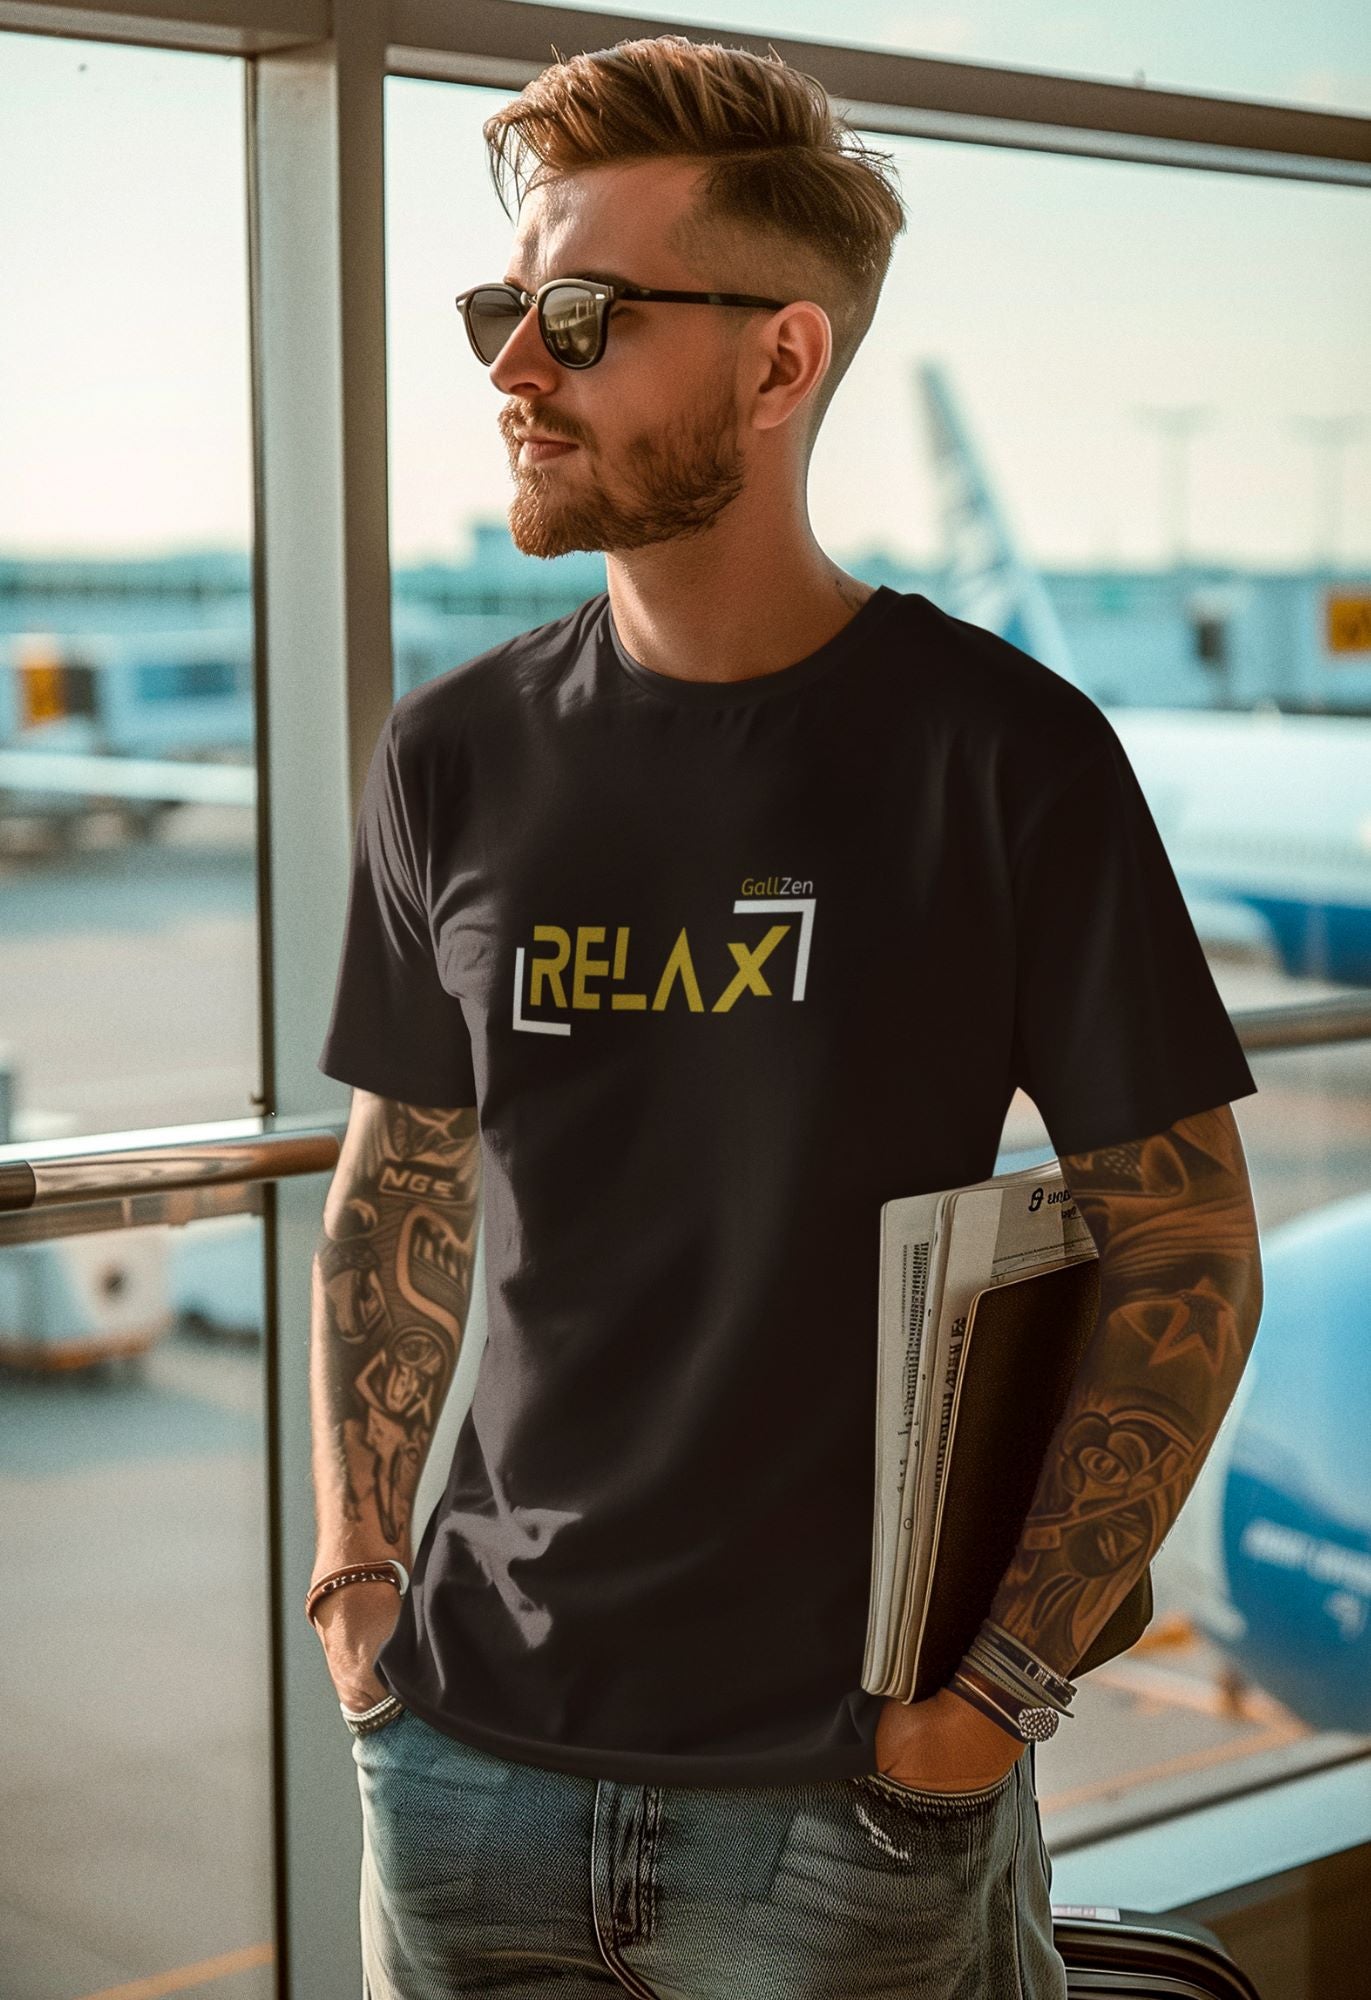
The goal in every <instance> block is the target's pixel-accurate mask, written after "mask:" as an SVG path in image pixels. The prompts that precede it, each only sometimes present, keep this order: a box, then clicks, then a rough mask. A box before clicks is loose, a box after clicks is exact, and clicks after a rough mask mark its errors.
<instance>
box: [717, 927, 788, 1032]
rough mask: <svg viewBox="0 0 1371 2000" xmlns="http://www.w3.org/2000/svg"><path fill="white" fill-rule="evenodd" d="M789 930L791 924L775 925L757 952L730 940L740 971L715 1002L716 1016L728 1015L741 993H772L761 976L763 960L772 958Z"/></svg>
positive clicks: (731, 949) (730, 947)
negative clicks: (772, 954)
mask: <svg viewBox="0 0 1371 2000" xmlns="http://www.w3.org/2000/svg"><path fill="white" fill-rule="evenodd" d="M789 929H790V925H789V924H773V925H772V926H771V929H770V930H769V931H768V932H767V934H766V936H765V937H764V938H763V939H762V941H761V943H760V944H759V945H758V946H757V949H756V950H755V951H753V950H752V949H751V947H750V946H748V945H745V944H734V943H733V941H732V940H731V939H730V941H729V946H728V948H729V950H730V951H731V952H732V953H733V956H734V958H735V959H736V960H737V964H738V970H737V971H736V972H735V973H734V975H733V977H732V979H730V980H729V982H728V985H727V986H726V987H725V988H724V990H723V992H722V993H721V994H720V995H719V997H718V999H717V1000H716V1001H715V1002H714V1009H713V1011H714V1012H715V1013H716V1014H726V1013H727V1012H728V1010H729V1009H730V1007H731V1006H732V1005H733V1002H734V1001H735V1000H736V999H737V997H738V995H739V994H740V993H743V992H747V993H760V994H762V995H763V996H765V995H766V994H769V993H770V991H771V988H770V987H769V986H768V985H767V983H766V981H765V980H764V979H763V977H762V974H761V964H762V960H763V959H764V958H769V957H770V956H771V953H772V952H773V951H774V950H775V949H776V947H777V945H778V944H779V943H780V942H781V939H782V938H783V937H784V936H785V934H786V932H787V931H788V930H789Z"/></svg>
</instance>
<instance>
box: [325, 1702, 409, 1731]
mask: <svg viewBox="0 0 1371 2000" xmlns="http://www.w3.org/2000/svg"><path fill="white" fill-rule="evenodd" d="M338 1706H339V1708H340V1709H342V1712H343V1720H344V1722H345V1723H346V1724H347V1726H348V1728H349V1729H350V1730H351V1731H352V1734H353V1735H354V1736H372V1735H374V1734H375V1732H376V1731H377V1730H378V1729H386V1728H388V1727H389V1725H390V1724H391V1723H392V1722H398V1721H399V1719H400V1717H401V1716H402V1715H408V1714H409V1710H408V1709H407V1708H406V1707H405V1705H404V1703H403V1702H402V1701H401V1700H400V1697H399V1696H398V1695H394V1694H387V1695H383V1696H382V1697H381V1699H380V1701H376V1702H373V1703H372V1705H371V1707H370V1708H344V1707H343V1704H342V1702H341V1701H340V1702H339V1704H338Z"/></svg>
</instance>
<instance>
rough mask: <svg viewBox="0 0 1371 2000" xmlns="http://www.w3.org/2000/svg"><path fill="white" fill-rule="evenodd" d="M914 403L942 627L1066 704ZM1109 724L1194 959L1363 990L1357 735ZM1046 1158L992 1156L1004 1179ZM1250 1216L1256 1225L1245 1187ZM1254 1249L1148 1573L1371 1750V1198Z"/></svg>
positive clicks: (1142, 714)
mask: <svg viewBox="0 0 1371 2000" xmlns="http://www.w3.org/2000/svg"><path fill="white" fill-rule="evenodd" d="M916 381H917V387H918V391H919V394H920V395H921V397H922V402H923V410H924V415H925V418H926V421H927V424H928V429H929V434H930V436H931V439H932V445H933V457H934V464H935V468H936V472H937V476H938V483H939V484H938V490H939V495H940V516H941V526H942V534H943V538H944V544H945V549H946V561H945V569H944V576H945V585H944V587H943V588H942V589H940V592H939V601H940V602H941V604H942V608H943V609H944V610H946V611H948V612H949V613H950V615H952V616H954V617H961V616H965V617H968V618H969V619H971V620H972V622H974V623H975V624H977V625H981V626H984V627H986V628H987V629H989V630H992V631H996V632H998V633H999V635H1000V636H1001V637H1002V638H1005V639H1008V640H1009V641H1010V643H1011V644H1013V645H1016V646H1018V647H1020V648H1021V649H1022V650H1023V651H1024V652H1027V653H1029V654H1031V655H1032V657H1033V658H1034V659H1037V660H1040V661H1042V662H1043V664H1045V665H1047V666H1050V667H1051V668H1052V669H1053V671H1054V672H1056V673H1060V674H1062V675H1064V676H1065V678H1067V679H1068V680H1071V681H1072V682H1073V683H1074V684H1075V685H1077V686H1079V685H1080V679H1079V676H1078V674H1077V672H1076V670H1075V667H1074V665H1073V661H1072V658H1071V650H1070V647H1069V644H1068V642H1067V639H1066V636H1065V634H1064V632H1063V630H1062V627H1061V625H1060V622H1059V621H1058V619H1057V617H1056V614H1055V612H1054V610H1053V607H1052V605H1051V603H1050V601H1049V600H1048V598H1047V595H1046V592H1045V590H1044V589H1043V587H1042V584H1041V581H1040V580H1039V579H1038V577H1037V576H1036V575H1035V573H1034V570H1033V567H1032V564H1031V563H1030V562H1029V561H1028V560H1027V558H1026V556H1025V555H1024V554H1023V551H1022V549H1021V548H1020V547H1019V545H1018V543H1017V540H1016V538H1015V536H1014V534H1013V532H1012V529H1011V527H1010V525H1009V522H1008V519H1007V516H1006V514H1005V511H1004V509H1003V508H1002V507H1001V506H1000V505H999V504H998V503H997V502H996V500H995V498H994V495H993V493H992V491H991V487H990V482H989V480H988V478H987V476H986V473H985V470H984V461H983V459H982V457H981V455H980V454H979V453H978V452H977V450H976V449H975V447H974V445H973V443H972V440H971V436H970V431H969V427H968V425H967V423H966V421H965V419H964V417H963V416H962V414H961V412H960V410H959V409H958V407H957V404H956V400H955V397H954V396H953V393H952V389H951V385H950V382H949V380H948V377H947V374H946V371H945V370H943V369H942V368H941V367H939V366H938V365H937V364H936V363H933V362H928V363H924V364H922V365H921V366H920V367H919V370H918V373H917V377H916ZM954 607H960V608H954ZM1101 706H1103V704H1101ZM1106 712H1107V714H1108V716H1109V720H1110V723H1111V725H1112V726H1113V727H1114V729H1115V730H1116V732H1117V734H1118V736H1119V739H1120V741H1121V742H1122V744H1123V746H1124V750H1125V752H1126V753H1127V756H1128V759H1129V762H1130V763H1131V764H1132V765H1133V768H1134V770H1135V771H1136V773H1137V776H1138V781H1139V784H1140V785H1141V786H1142V789H1143V792H1144V795H1145V796H1146V798H1147V801H1148V805H1149V807H1150V808H1151V810H1152V813H1153V816H1154V818H1155V819H1156V821H1157V825H1158V828H1159V830H1160V832H1161V834H1162V836H1163V838H1164V840H1165V841H1166V845H1167V852H1168V854H1169V855H1170V857H1171V861H1172V865H1173V867H1175V870H1176V875H1177V879H1178V881H1179V882H1180V884H1181V888H1182V892H1183V893H1185V894H1186V900H1187V907H1189V909H1190V911H1191V915H1192V918H1193V919H1194V920H1195V923H1196V928H1197V930H1198V931H1199V932H1200V934H1201V936H1202V937H1206V936H1207V937H1208V938H1209V939H1210V940H1211V941H1213V940H1214V938H1215V937H1216V936H1217V937H1221V938H1224V939H1225V940H1228V939H1237V938H1242V937H1244V936H1245V935H1247V934H1256V935H1259V936H1260V937H1261V938H1264V940H1265V942H1267V943H1268V944H1269V945H1270V946H1271V948H1272V950H1273V953H1274V955H1275V956H1276V958H1277V959H1278V960H1279V962H1280V964H1281V965H1282V967H1283V968H1284V969H1285V970H1286V971H1287V972H1289V973H1290V974H1292V975H1295V974H1306V973H1310V972H1313V973H1315V974H1316V975H1317V976H1319V977H1321V978H1325V979H1331V978H1337V979H1341V980H1346V981H1348V982H1350V983H1353V984H1355V983H1357V982H1359V981H1360V982H1362V983H1371V720H1368V721H1367V722H1362V720H1361V719H1360V718H1355V717H1354V718H1339V719H1337V720H1331V719H1328V718H1324V717H1318V716H1304V715H1282V714H1273V713H1259V714H1256V715H1236V714H1232V713H1228V712H1221V713H1216V712H1214V711H1211V710H1204V709H1198V710H1148V709H1136V708H1118V707H1114V708H1109V709H1107V710H1106ZM1233 906H1236V911H1235V909H1234V908H1233ZM1013 1116H1014V1113H1013V1112H1011V1118H1013ZM1038 1157H1040V1154H1039V1153H1038V1152H1037V1151H1036V1150H1035V1151H1034V1152H1032V1153H1028V1154H1025V1155H1023V1156H1022V1158H1020V1156H1019V1155H1018V1154H1017V1153H1008V1154H1003V1155H1002V1156H1001V1158H1000V1160H999V1161H997V1163H996V1171H997V1172H1001V1171H1004V1170H1006V1169H1007V1168H1012V1167H1014V1166H1017V1165H1020V1164H1023V1165H1027V1164H1029V1163H1030V1162H1031V1161H1032V1160H1034V1159H1036V1158H1038ZM1257 1195H1258V1202H1259V1205H1260V1187H1258V1189H1257ZM1261 1242H1262V1267H1263V1304H1262V1315H1261V1321H1260V1324H1259V1326H1258V1330H1257V1335H1256V1339H1255V1341H1254V1343H1253V1346H1252V1350H1251V1353H1250V1355H1249V1357H1248V1361H1247V1366H1246V1368H1245V1370H1244V1372H1243V1375H1242V1378H1241V1380H1240V1382H1239V1384H1238V1388H1237V1392H1236V1394H1235V1396H1234V1398H1233V1400H1232V1402H1231V1403H1230V1404H1229V1407H1228V1409H1227V1411H1226V1412H1225V1415H1224V1420H1223V1423H1222V1424H1221V1426H1220V1428H1219V1431H1218V1433H1217V1435H1216V1437H1215V1439H1214V1441H1213V1443H1212V1444H1211V1446H1210V1448H1209V1452H1208V1454H1207V1456H1206V1458H1205V1461H1204V1464H1203V1465H1202V1467H1201V1468H1200V1472H1199V1475H1198V1477H1197V1479H1196V1481H1195V1483H1194V1485H1193V1487H1192V1488H1191V1490H1190V1492H1189V1494H1188V1495H1187V1497H1186V1499H1185V1502H1184V1504H1183V1505H1182V1507H1181V1509H1180V1512H1179V1513H1178V1515H1177V1516H1176V1519H1175V1521H1174V1522H1173V1523H1172V1526H1171V1529H1170V1531H1169V1533H1168V1534H1167V1536H1166V1537H1165V1539H1164V1541H1163V1543H1162V1546H1161V1548H1160V1549H1159V1550H1158V1551H1157V1554H1156V1555H1155V1556H1154V1558H1153V1563H1152V1579H1153V1596H1154V1606H1155V1609H1154V1618H1153V1625H1154V1626H1160V1625H1161V1623H1162V1621H1163V1620H1166V1619H1171V1620H1175V1621H1179V1624H1180V1629H1181V1632H1182V1635H1183V1634H1184V1632H1185V1630H1186V1629H1187V1622H1188V1628H1189V1629H1190V1630H1192V1631H1199V1632H1201V1633H1203V1634H1204V1635H1205V1637H1206V1638H1208V1639H1209V1640H1210V1641H1211V1642H1212V1644H1213V1645H1214V1647H1215V1648H1216V1649H1217V1650H1218V1652H1219V1653H1220V1654H1221V1655H1222V1657H1223V1659H1224V1660H1225V1662H1226V1663H1227V1666H1228V1668H1229V1670H1230V1691H1236V1693H1237V1694H1238V1696H1239V1699H1240V1697H1241V1690H1242V1687H1243V1684H1244V1683H1248V1684H1253V1685H1255V1686H1257V1687H1259V1688H1261V1689H1263V1690H1264V1691H1265V1692H1266V1693H1267V1694H1269V1695H1272V1696H1274V1697H1275V1698H1276V1700H1277V1701H1279V1702H1280V1703H1282V1704H1283V1705H1284V1706H1285V1707H1286V1708H1287V1709H1288V1710H1289V1711H1290V1712H1291V1713H1292V1714H1293V1715H1294V1716H1296V1717H1297V1718H1298V1719H1299V1720H1300V1721H1301V1722H1303V1723H1305V1724H1306V1725H1307V1726H1308V1727H1309V1728H1311V1729H1316V1730H1330V1731H1349V1732H1352V1733H1355V1734H1363V1733H1366V1732H1368V1731H1371V1452H1368V1451H1367V1449H1366V1432H1367V1426H1368V1422H1369V1421H1371V1339H1369V1338H1368V1334H1369V1333H1371V1313H1369V1312H1368V1306H1367V1301H1368V1300H1371V1192H1368V1193H1358V1194H1354V1195H1352V1196H1350V1197H1348V1198H1347V1199H1345V1200H1341V1201H1335V1202H1332V1203H1330V1204H1328V1205H1327V1206H1325V1207H1321V1208H1317V1209H1314V1210H1312V1211H1310V1212H1308V1213H1306V1214H1303V1215H1300V1216H1298V1217H1296V1218H1295V1219H1294V1220H1292V1221H1288V1222H1283V1223H1281V1224H1279V1225H1278V1226H1276V1227H1274V1228H1271V1229H1269V1230H1268V1229H1263V1230H1262V1231H1261ZM1144 1637H1146V1635H1144Z"/></svg>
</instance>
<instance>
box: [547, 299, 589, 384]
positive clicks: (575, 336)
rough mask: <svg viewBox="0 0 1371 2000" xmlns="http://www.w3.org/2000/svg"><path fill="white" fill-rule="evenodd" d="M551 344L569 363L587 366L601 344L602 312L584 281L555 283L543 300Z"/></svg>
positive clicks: (548, 337) (554, 350)
mask: <svg viewBox="0 0 1371 2000" xmlns="http://www.w3.org/2000/svg"><path fill="white" fill-rule="evenodd" d="M543 326H544V328H545V329H546V332H547V339H548V345H549V346H550V347H551V349H552V352H553V353H554V354H555V355H556V357H557V359H558V360H559V361H563V362H565V363H566V364H567V365H568V366H569V367H572V368H576V367H582V368H583V367H585V365H586V364H587V362H590V361H593V360H594V358H595V350H596V348H597V347H598V346H599V344H600V313H599V307H598V305H597V303H596V300H595V295H594V293H593V292H591V291H590V290H589V289H588V288H587V287H586V286H584V285H554V286H553V288H552V290H551V291H550V292H549V293H548V294H547V296H546V297H545V298H544V300H543Z"/></svg>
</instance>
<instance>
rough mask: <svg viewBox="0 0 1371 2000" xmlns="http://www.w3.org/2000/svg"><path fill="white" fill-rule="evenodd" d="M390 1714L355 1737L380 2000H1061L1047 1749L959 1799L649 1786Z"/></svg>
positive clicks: (863, 1790) (884, 1791)
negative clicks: (1044, 1787) (1043, 1807)
mask: <svg viewBox="0 0 1371 2000" xmlns="http://www.w3.org/2000/svg"><path fill="white" fill-rule="evenodd" d="M392 1699H393V1700H394V1698H393V1697H392ZM383 1714H384V1715H385V1717H386V1719H384V1720H383V1721H381V1726H380V1727H373V1728H371V1729H369V1730H367V1731H365V1732H359V1731H357V1730H356V1729H354V1727H353V1724H352V1723H351V1722H348V1723H347V1725H346V1726H347V1727H348V1729H349V1730H350V1731H351V1732H352V1735H353V1744H352V1755H353V1760H354V1762H355V1764H356V1766H357V1774H358V1784H359V1787H360V1791H361V1799H362V1825H363V1858H362V1887H361V1904H360V1910H361V1939H362V1964H363V1979H362V2000H449V1996H452V1995H455V1994H481V1995H483V1996H485V2000H512V1997H513V1996H514V1995H519V1996H521V2000H535V1996H540V1995H544V1994H546V1995H555V1996H560V2000H579V1996H582V1995H585V1996H591V1995H596V1996H600V2000H604V1996H606V1995H608V1994H609V1993H611V1992H614V1991H619V1992H627V1993H636V1994H640V1995H644V1996H647V2000H875V1996H884V2000H1066V1968H1065V1964H1064V1962H1063V1960H1062V1958H1061V1955H1060V1954H1059V1953H1058V1951H1057V1950H1056V1948H1055V1946H1054V1944H1053V1942H1052V1911H1051V1905H1050V1902H1049V1890H1050V1886H1051V1862H1050V1860H1049V1858H1048V1854H1047V1849H1046V1847H1045V1845H1044V1842H1043V1837H1042V1827H1041V1822H1040V1820H1039V1817H1038V1802H1037V1797H1036V1787H1035V1782H1034V1771H1033V1761H1032V1760H1033V1746H1032V1745H1029V1746H1027V1752H1026V1754H1022V1755H1020V1757H1019V1758H1018V1760H1017V1762H1016V1763H1015V1764H1014V1765H1013V1767H1012V1769H1011V1770H1010V1771H1008V1772H1007V1773H1006V1774H1005V1776H1004V1777H1003V1778H1001V1779H1000V1780H999V1781H998V1782H997V1783H996V1784H993V1785H990V1786H987V1787H985V1788H984V1789H983V1790H981V1791H976V1792H966V1793H961V1794H957V1795H955V1796H951V1797H947V1796H940V1795H939V1794H937V1793H936V1792H919V1791H915V1790H913V1789H911V1788H910V1787H909V1786H906V1785H899V1784H896V1783H894V1782H892V1781H891V1780H890V1779H888V1778H885V1777H882V1776H879V1775H876V1774H872V1775H870V1776H862V1777H857V1778H840V1779H837V1780H831V1781H824V1782H820V1783H813V1784H793V1785H739V1786H701V1785H641V1784H627V1783H621V1782H619V1781H618V1780H615V1779H610V1778H602V1779H599V1780H596V1779H594V1778H586V1777H580V1776H575V1775H572V1774H570V1773H568V1772H562V1771H551V1770H547V1769H545V1768H543V1767H542V1766H540V1765H532V1764H519V1763H509V1762H507V1761H506V1760H505V1759H504V1758H502V1757H496V1756H492V1755H491V1754H490V1753H489V1752H487V1751H485V1750H477V1749H473V1748H471V1747H470V1746H469V1745H467V1744H464V1743H459V1742H457V1741H456V1740H455V1739H454V1738H452V1737H450V1736H448V1735H447V1734H446V1733H444V1732H443V1731H440V1730H437V1729H434V1728H433V1727H432V1726H431V1725H430V1724H429V1723H427V1722H425V1721H423V1720H422V1719H421V1718H420V1717H419V1716H417V1715H415V1714H414V1712H413V1711H412V1710H411V1709H407V1708H405V1707H404V1706H403V1704H401V1703H400V1702H399V1701H398V1700H395V1701H394V1711H393V1714H392V1713H390V1712H389V1711H383Z"/></svg>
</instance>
